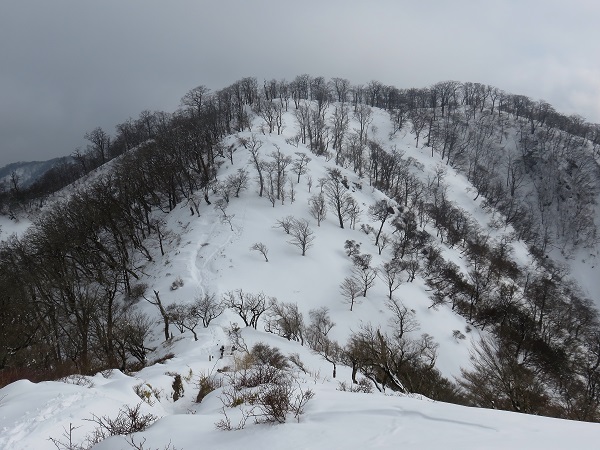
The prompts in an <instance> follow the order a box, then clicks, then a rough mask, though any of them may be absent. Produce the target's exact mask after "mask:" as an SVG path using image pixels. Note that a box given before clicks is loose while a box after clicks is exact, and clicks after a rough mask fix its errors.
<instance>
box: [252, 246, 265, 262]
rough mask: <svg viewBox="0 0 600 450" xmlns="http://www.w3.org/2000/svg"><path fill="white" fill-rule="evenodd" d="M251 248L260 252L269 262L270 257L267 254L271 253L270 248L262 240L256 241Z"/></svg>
mask: <svg viewBox="0 0 600 450" xmlns="http://www.w3.org/2000/svg"><path fill="white" fill-rule="evenodd" d="M250 250H254V251H257V252H260V253H261V254H262V255H263V256H264V258H265V262H269V258H267V255H268V254H269V249H268V248H267V246H266V245H265V244H263V243H262V242H256V243H254V244H253V245H252V247H250Z"/></svg>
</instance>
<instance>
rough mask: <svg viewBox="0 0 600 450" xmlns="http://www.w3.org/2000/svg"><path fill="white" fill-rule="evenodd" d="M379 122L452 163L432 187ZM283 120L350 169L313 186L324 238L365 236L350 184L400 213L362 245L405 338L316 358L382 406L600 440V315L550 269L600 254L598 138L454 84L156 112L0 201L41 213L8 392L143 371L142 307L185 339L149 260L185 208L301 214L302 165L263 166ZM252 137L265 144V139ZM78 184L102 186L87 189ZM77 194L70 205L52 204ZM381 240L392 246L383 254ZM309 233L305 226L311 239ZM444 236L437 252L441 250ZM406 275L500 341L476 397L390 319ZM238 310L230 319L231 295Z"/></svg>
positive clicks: (7, 334)
mask: <svg viewBox="0 0 600 450" xmlns="http://www.w3.org/2000/svg"><path fill="white" fill-rule="evenodd" d="M376 109H380V110H385V111H386V113H387V114H388V115H389V120H390V122H391V123H392V124H393V131H392V133H391V134H390V136H389V139H392V138H393V137H394V135H395V134H401V133H410V134H411V135H412V136H414V142H415V146H416V147H420V148H422V147H426V148H429V149H431V154H432V156H433V155H434V154H438V155H439V156H440V157H441V160H442V161H443V162H444V164H440V165H439V166H438V169H437V171H436V173H432V174H427V176H419V175H418V173H419V171H420V170H421V171H422V169H421V168H420V167H419V163H418V162H416V161H415V160H414V159H413V158H411V157H410V156H409V155H407V154H406V152H404V151H402V150H398V149H396V148H394V147H393V146H392V147H390V146H389V145H388V144H387V143H386V142H385V141H382V140H377V139H373V138H372V135H374V134H375V133H373V130H372V127H371V123H372V117H373V114H374V111H375V110H376ZM286 113H291V114H292V115H293V117H294V121H295V123H294V126H295V127H296V129H297V131H298V132H297V134H295V135H294V136H293V137H291V138H290V139H289V143H291V144H292V145H295V146H296V147H298V148H299V149H300V144H302V145H305V146H306V147H307V148H308V149H309V150H310V152H311V153H312V155H313V156H312V157H313V158H323V160H326V161H329V162H332V163H335V165H337V166H338V167H339V169H333V170H330V171H328V177H326V178H324V179H322V180H318V183H319V184H320V190H321V192H322V196H321V197H319V196H316V197H314V201H313V202H312V203H311V205H310V208H311V210H310V212H311V215H313V217H314V218H315V219H316V220H321V219H320V218H321V217H322V216H323V214H324V213H323V212H319V211H323V210H328V211H329V212H330V213H331V214H333V215H334V216H335V217H336V220H338V221H339V225H340V227H342V228H343V227H344V226H347V227H348V226H355V224H356V217H357V216H358V215H359V213H360V208H359V207H358V205H357V204H356V202H355V201H354V200H353V198H352V195H351V194H350V192H351V190H350V187H349V186H348V184H347V180H345V178H344V176H343V174H342V172H341V171H340V169H348V170H352V171H353V172H355V173H356V174H357V175H358V176H360V178H361V179H362V180H363V184H364V185H365V186H366V185H368V186H371V187H373V188H376V189H379V190H380V191H382V192H384V193H385V194H386V195H387V196H388V197H389V199H391V200H392V201H393V202H395V203H394V206H392V205H391V203H390V204H388V203H386V202H384V203H381V204H374V205H371V207H369V210H368V217H369V219H370V223H371V224H372V225H369V224H368V223H363V224H362V225H361V228H362V231H364V232H365V233H367V234H368V235H370V236H372V237H373V240H374V243H375V245H376V246H377V248H378V249H379V253H380V254H381V253H382V251H383V250H384V249H386V248H387V251H389V255H390V256H389V258H388V259H389V261H388V263H387V265H384V266H383V267H382V268H378V270H377V273H378V274H379V275H383V277H382V279H383V280H384V283H387V284H388V286H389V291H390V294H389V300H390V301H391V303H390V306H391V308H392V316H393V317H395V318H396V319H395V320H396V326H395V328H394V332H386V331H385V330H379V329H374V328H369V327H364V328H361V329H360V330H359V331H356V332H354V333H353V334H352V335H351V336H350V339H349V341H348V342H347V343H345V344H338V343H335V342H331V341H329V340H328V339H326V333H325V334H324V335H322V336H321V335H319V336H318V337H320V338H319V339H312V341H311V340H310V339H307V345H311V346H314V347H315V351H318V352H319V353H320V354H322V355H323V356H324V357H325V358H328V359H327V360H328V361H329V360H331V361H332V362H333V363H334V364H347V365H350V366H352V367H353V369H354V372H355V373H361V374H363V375H364V376H365V377H366V378H368V379H369V380H371V381H372V382H373V383H374V384H375V385H376V386H377V387H381V388H384V387H385V386H388V387H390V388H392V389H394V390H399V391H404V392H418V393H422V394H424V395H427V396H429V397H432V398H439V399H442V400H447V401H456V402H459V403H465V404H470V405H476V406H485V407H490V408H500V409H508V410H514V411H520V412H527V413H534V414H544V415H552V416H557V417H564V418H569V419H577V420H588V421H598V420H600V391H599V389H600V324H599V322H598V314H597V312H596V310H595V308H594V307H593V303H592V302H591V300H589V299H587V298H585V296H584V295H583V294H582V293H581V292H580V290H579V289H578V287H577V286H576V285H575V283H574V282H572V281H571V280H570V278H569V274H568V272H567V271H566V269H565V268H564V267H562V266H560V265H559V264H556V263H554V262H553V261H552V259H551V258H548V257H547V252H548V250H549V248H550V247H551V248H558V249H560V250H562V251H563V252H564V253H565V254H568V253H569V252H571V251H573V250H574V249H577V248H582V247H590V248H591V247H594V246H595V245H596V244H597V225H596V223H595V217H596V204H595V203H596V198H597V195H598V179H599V178H598V176H599V172H598V164H597V157H598V152H599V151H600V125H597V124H590V123H586V122H585V121H584V120H583V119H582V118H581V117H578V116H565V115H562V114H560V113H559V112H557V111H555V110H554V109H553V108H552V106H551V105H549V104H547V103H546V102H543V101H533V100H531V99H529V98H527V97H525V96H522V95H512V94H507V93H505V92H503V91H501V90H499V89H497V88H494V87H491V86H486V85H482V84H478V83H458V82H453V81H448V82H441V83H437V84H435V85H433V86H430V87H428V88H425V89H397V88H395V87H391V86H384V85H382V84H381V83H379V82H376V81H372V82H370V83H368V84H367V85H364V86H355V85H352V84H351V83H350V82H349V81H348V80H345V79H341V78H334V79H332V80H329V81H327V80H325V79H324V78H322V77H311V76H308V75H300V76H298V77H296V78H295V79H294V80H293V81H291V82H285V81H276V80H271V81H265V82H264V83H263V85H262V86H260V85H259V83H258V81H257V80H256V79H254V78H243V79H242V80H240V81H238V82H236V83H234V84H233V85H231V86H229V87H227V88H224V89H222V90H219V91H216V92H214V93H213V92H210V91H209V90H208V89H206V88H205V87H203V86H200V87H197V88H195V89H193V90H191V91H190V92H188V93H187V94H186V95H185V96H184V97H183V99H182V106H181V109H179V110H178V111H176V112H175V113H165V112H148V111H145V112H143V113H141V114H140V116H139V118H138V119H135V120H134V119H131V120H129V121H127V122H125V123H123V124H120V125H117V127H116V133H115V135H114V136H111V135H110V134H108V133H107V132H105V131H104V130H102V129H100V128H97V129H95V130H93V131H91V132H88V133H86V135H85V138H86V140H87V141H88V142H89V144H88V145H87V147H86V148H85V149H80V150H77V151H76V152H75V153H74V154H73V155H72V156H73V157H74V162H73V163H67V162H66V163H64V165H63V166H61V167H58V168H56V169H52V170H50V171H49V172H48V173H47V174H46V175H45V176H44V177H43V178H41V179H40V180H39V181H38V182H37V183H35V184H34V185H33V186H31V187H30V188H27V189H23V188H21V187H20V186H19V185H18V180H16V179H13V180H12V181H13V183H12V185H11V186H5V188H4V191H3V192H2V194H1V197H0V199H1V202H2V203H1V204H0V206H1V208H2V210H3V211H4V212H10V213H12V214H17V213H19V212H20V211H23V210H26V211H33V210H35V209H37V208H39V207H40V205H44V207H43V210H42V212H41V213H40V215H39V217H38V219H37V220H36V221H35V223H34V225H33V227H32V228H31V229H30V230H29V231H27V232H26V233H25V235H24V236H22V237H20V238H17V237H12V238H10V239H9V240H7V241H6V242H3V243H2V246H1V248H0V291H1V292H2V297H1V298H0V301H1V302H2V304H1V305H0V333H1V337H0V378H1V379H2V383H3V384H4V383H7V382H10V381H12V380H14V379H18V378H23V377H29V378H32V379H45V378H52V377H57V376H61V375H64V374H68V373H73V372H79V373H93V372H95V371H98V370H101V369H104V368H108V367H118V368H121V369H123V370H125V369H128V370H131V369H134V368H135V367H139V366H141V365H144V364H147V363H148V361H147V355H148V352H149V351H150V350H151V349H150V348H148V347H147V337H148V335H149V333H150V332H151V331H152V330H153V327H154V322H153V321H152V320H151V319H150V318H149V317H148V316H146V315H144V314H142V313H140V312H139V311H137V309H136V307H135V305H136V302H138V301H144V300H143V299H144V298H145V299H146V300H147V301H149V302H151V303H153V304H155V305H157V306H158V307H159V309H160V314H161V317H162V319H163V320H164V326H165V339H169V333H168V329H169V323H171V324H173V323H176V322H177V317H176V315H174V314H172V313H173V311H171V313H169V311H166V310H164V308H163V307H162V304H161V303H160V293H159V292H157V291H153V289H152V287H149V286H146V285H145V284H144V283H142V282H140V281H139V280H140V278H141V277H142V275H143V270H144V265H145V264H147V263H149V262H151V260H152V252H150V251H149V246H150V245H156V246H158V247H159V248H160V249H161V250H162V247H163V243H164V242H165V241H166V240H168V239H170V238H171V237H170V236H169V235H168V232H167V231H165V227H164V217H165V215H166V214H167V213H168V212H169V211H171V210H173V209H174V208H175V207H176V206H177V205H179V204H181V202H186V205H187V206H189V208H190V209H191V213H192V214H196V215H200V214H202V208H203V206H204V205H209V204H212V205H213V206H214V205H219V204H220V205H222V207H223V215H224V217H227V214H226V213H225V208H226V204H227V203H229V201H230V200H231V199H232V198H234V197H236V196H237V195H238V194H239V192H240V191H241V190H243V189H246V187H247V186H248V183H249V179H250V173H251V172H253V175H255V176H256V180H257V182H258V187H259V189H258V190H257V193H256V195H260V196H264V197H265V198H266V199H267V200H266V201H270V202H271V204H272V206H273V207H275V205H276V203H277V201H278V200H281V199H282V197H285V196H290V195H293V193H290V192H289V191H287V187H286V183H287V182H286V178H285V177H284V176H283V175H284V174H285V173H287V172H289V171H290V170H292V171H293V172H294V173H295V174H296V175H297V177H298V180H300V176H301V175H304V174H305V173H306V171H305V162H303V161H305V160H306V158H307V156H306V154H304V153H301V152H298V153H297V156H298V158H296V159H294V160H292V159H290V158H288V157H284V156H283V155H282V154H281V153H277V152H273V153H272V154H268V155H264V154H263V153H261V151H260V149H261V146H262V144H261V141H260V139H259V137H260V135H267V134H270V133H271V134H277V135H278V134H280V133H282V132H283V130H284V128H285V127H286V126H287V127H288V128H289V127H290V124H286V123H285V122H284V120H283V116H284V114H286ZM256 117H258V118H260V119H261V120H260V126H259V127H258V128H257V127H256V126H254V127H253V126H252V123H253V119H254V118H256ZM351 122H352V123H353V124H354V126H350V123H351ZM248 131H251V132H253V133H255V134H253V135H252V138H246V137H238V138H237V139H235V140H231V139H226V138H227V137H228V136H231V135H236V134H238V133H242V132H248ZM242 149H243V150H244V151H247V152H248V153H249V154H250V161H249V164H248V169H247V170H242V171H239V172H238V173H237V174H236V175H230V176H228V177H227V178H225V179H220V178H219V177H218V170H219V167H220V165H221V164H223V163H224V162H226V161H228V160H229V161H231V162H232V163H233V158H234V154H235V153H236V152H241V151H242ZM302 155H304V156H302ZM444 165H449V166H452V167H454V168H456V169H457V170H459V171H460V172H461V173H463V174H465V176H466V177H467V179H468V181H469V182H470V183H471V184H472V186H473V188H474V190H473V193H472V194H473V197H474V198H480V197H481V198H483V199H484V207H485V209H486V210H488V211H490V212H495V213H496V214H495V217H496V222H497V223H496V226H497V227H498V228H501V227H508V226H510V227H512V229H513V230H514V234H513V235H512V236H511V239H512V240H522V241H524V242H526V243H527V245H528V247H529V249H530V253H531V255H532V258H533V259H532V260H533V264H531V265H530V266H528V267H523V266H519V264H517V263H516V262H515V261H514V260H513V258H512V254H511V247H510V243H511V241H509V240H505V241H495V240H493V239H491V238H490V236H489V234H487V233H486V232H485V231H484V229H483V227H482V225H481V224H478V223H477V222H476V221H475V220H474V219H473V217H471V215H470V214H469V212H468V211H464V210H462V209H461V208H459V207H458V206H456V205H455V204H453V203H452V202H451V201H450V200H449V199H448V197H447V187H446V184H445V182H444V177H445V175H446V174H445V169H444ZM107 167H108V169H106V168H107ZM286 171H287V172H286ZM82 176H87V177H89V180H90V181H89V182H85V183H75V184H72V183H74V182H75V181H76V180H78V179H80V178H81V177H82ZM71 184H72V187H71V188H70V190H69V191H68V193H66V194H64V195H62V196H61V197H57V196H56V195H54V194H53V193H55V192H57V191H58V190H59V189H61V188H63V187H65V186H68V185H71ZM315 184H317V180H315ZM315 195H316V194H315ZM386 221H389V222H388V223H390V224H392V226H393V230H394V231H393V233H391V234H387V235H386V234H385V233H382V228H383V225H384V224H385V223H386ZM283 225H284V224H282V226H283ZM301 225H302V223H301V222H300V221H296V222H291V225H290V226H291V227H292V228H293V229H294V230H296V233H298V230H300V229H301ZM224 226H227V225H226V224H224ZM429 226H431V227H433V228H432V229H434V230H435V233H431V232H428V231H426V227H429ZM306 233H307V231H306V229H305V234H304V235H302V233H300V234H299V235H298V236H300V238H299V239H300V242H299V243H300V245H301V246H302V245H304V247H302V252H303V254H304V252H305V251H306V250H307V248H308V244H310V243H309V242H307V241H306V239H307V237H308V236H307V235H306ZM302 237H303V238H304V240H305V242H304V244H303V243H302V241H301V239H302ZM439 244H444V245H445V246H448V247H450V248H456V249H458V250H460V252H461V254H462V255H463V256H464V258H465V260H466V261H467V262H468V266H469V270H468V271H467V272H466V273H465V272H464V271H463V270H461V269H460V268H459V267H458V266H457V265H456V264H454V263H453V262H451V261H447V260H445V259H444V257H443V254H442V252H441V251H440V248H439ZM346 251H347V254H348V257H349V258H350V259H351V261H352V263H353V265H354V266H355V269H356V270H355V276H354V277H350V278H348V282H346V280H344V283H345V285H344V288H343V294H342V295H343V296H344V297H345V298H346V299H347V300H349V302H353V301H354V298H355V296H356V295H359V292H360V291H359V290H357V289H355V287H356V286H353V283H354V284H356V283H358V284H359V285H360V287H361V289H364V292H365V293H366V291H367V289H369V282H370V281H369V280H370V277H371V275H373V274H374V273H375V270H374V268H372V267H371V266H370V259H369V258H368V257H367V255H364V254H361V252H360V248H357V247H356V246H355V245H354V244H353V243H352V242H348V246H347V248H346ZM264 256H265V258H266V257H267V255H266V254H265V255H264ZM371 270H373V272H371ZM399 274H403V275H408V277H409V279H410V277H412V278H413V279H414V277H415V276H421V277H423V279H425V280H426V282H427V285H428V287H429V288H430V293H431V307H432V308H435V307H439V306H440V305H443V304H446V305H449V307H450V308H451V309H452V310H453V311H455V312H456V313H458V314H460V315H461V316H463V317H465V318H466V319H467V320H468V322H469V323H470V324H471V325H472V326H473V327H477V328H479V329H483V330H486V331H487V332H488V333H489V336H490V337H489V339H484V340H483V341H482V342H481V344H480V345H479V347H478V351H477V352H476V354H474V355H473V367H472V368H469V369H465V371H464V373H463V376H462V378H460V379H458V380H455V381H452V380H448V379H445V378H443V376H442V375H441V374H440V373H439V372H438V371H437V370H436V369H435V365H434V362H435V345H433V343H432V342H429V341H427V340H426V339H424V340H421V341H409V340H408V339H407V338H406V336H405V332H406V331H407V329H406V328H407V327H408V328H410V320H411V319H410V313H409V312H408V311H406V310H405V309H403V308H402V305H400V304H394V303H393V301H392V297H393V296H392V293H393V289H394V286H396V284H397V283H398V278H397V277H398V276H399ZM373 276H374V275H373ZM372 279H373V280H374V279H375V278H372ZM360 283H362V284H360ZM225 303H226V305H227V307H229V308H235V307H236V305H237V303H236V300H235V295H234V294H233V293H231V298H229V302H225ZM394 305H395V307H396V310H395V311H394V310H393V308H394ZM264 308H265V311H267V310H269V305H268V304H265V305H264ZM270 308H271V309H270V310H269V312H270V314H274V315H275V316H276V317H278V318H279V319H278V320H283V319H285V318H288V316H289V315H290V313H291V312H290V310H289V309H286V308H284V307H281V306H279V309H277V305H276V304H273V305H271V307H270ZM292 312H293V311H292ZM317 318H318V317H317ZM313 319H314V318H313ZM318 319H319V318H318ZM257 320H258V317H257ZM319 320H321V323H323V322H325V323H326V322H327V320H329V319H327V318H326V317H325V316H323V315H321V317H320V319H319ZM281 323H282V322H280V321H279V322H278V321H275V322H269V324H270V325H272V328H271V329H270V330H269V331H271V332H275V333H278V334H282V335H283V334H286V333H287V335H286V336H285V337H287V338H288V339H292V340H298V341H299V342H302V343H303V344H304V339H305V337H304V335H303V333H302V332H301V331H302V329H301V328H302V327H300V326H299V327H300V328H298V329H295V330H289V329H286V330H283V329H282V327H281V326H278V324H279V325H281ZM247 325H249V326H250V325H252V324H251V323H248V324H247ZM254 326H255V327H256V324H254ZM313 331H314V329H313ZM311 348H312V347H311ZM355 381H356V380H355Z"/></svg>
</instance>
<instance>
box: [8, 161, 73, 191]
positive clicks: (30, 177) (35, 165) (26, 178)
mask: <svg viewBox="0 0 600 450" xmlns="http://www.w3.org/2000/svg"><path fill="white" fill-rule="evenodd" d="M71 160H72V158H71V157H70V156H63V157H60V158H53V159H49V160H48V161H29V162H23V161H20V162H16V163H11V164H8V165H6V166H4V167H2V168H0V183H6V184H9V183H10V179H11V176H12V174H13V173H16V174H17V176H18V177H19V185H20V187H22V188H26V187H28V186H31V185H32V184H33V183H35V181H36V180H38V179H39V178H40V177H41V176H42V175H44V174H45V173H46V172H47V171H48V170H50V169H52V168H53V167H55V166H57V165H59V164H62V163H66V162H70V161H71Z"/></svg>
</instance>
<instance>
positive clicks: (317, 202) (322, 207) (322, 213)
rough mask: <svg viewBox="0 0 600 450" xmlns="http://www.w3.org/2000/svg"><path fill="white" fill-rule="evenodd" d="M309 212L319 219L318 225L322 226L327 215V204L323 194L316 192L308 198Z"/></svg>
mask: <svg viewBox="0 0 600 450" xmlns="http://www.w3.org/2000/svg"><path fill="white" fill-rule="evenodd" d="M308 204H309V212H310V215H311V216H313V217H314V218H315V219H316V221H317V226H318V227H320V226H321V221H322V220H324V219H325V217H326V216H327V204H326V202H325V197H324V196H323V194H315V195H313V196H312V197H310V199H309V200H308Z"/></svg>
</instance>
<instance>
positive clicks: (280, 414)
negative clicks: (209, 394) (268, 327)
mask: <svg viewBox="0 0 600 450" xmlns="http://www.w3.org/2000/svg"><path fill="white" fill-rule="evenodd" d="M225 382H226V387H225V388H224V389H223V391H222V394H221V401H222V403H223V409H222V413H223V419H221V420H220V421H219V422H217V423H216V424H215V426H216V427H217V428H218V429H220V430H227V431H230V430H239V429H242V428H244V427H245V425H246V422H247V421H248V419H250V418H252V419H254V421H255V423H284V422H285V421H286V420H287V418H288V416H289V415H292V416H293V417H294V418H295V419H296V420H300V416H301V415H302V414H303V413H304V407H305V406H306V403H307V402H308V401H309V400H310V399H311V398H313V397H314V392H313V391H311V390H310V389H306V390H303V389H302V388H301V384H300V382H299V380H298V378H297V376H296V374H295V373H294V372H293V371H292V370H291V369H290V365H289V362H288V359H287V358H286V357H285V356H284V355H283V354H282V353H281V352H280V350H279V349H278V348H275V347H270V346H269V345H267V344H264V343H260V342H259V343H257V344H255V345H254V347H252V350H251V351H250V352H249V353H247V354H246V355H245V356H244V357H243V358H240V359H238V360H236V364H235V368H234V369H233V371H231V372H227V373H226V375H225ZM228 408H230V409H232V408H236V409H237V411H236V412H235V414H237V415H238V416H239V417H241V418H240V419H239V421H238V424H237V425H235V426H234V425H233V424H232V421H231V418H230V417H229V415H228V413H227V409H228Z"/></svg>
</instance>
